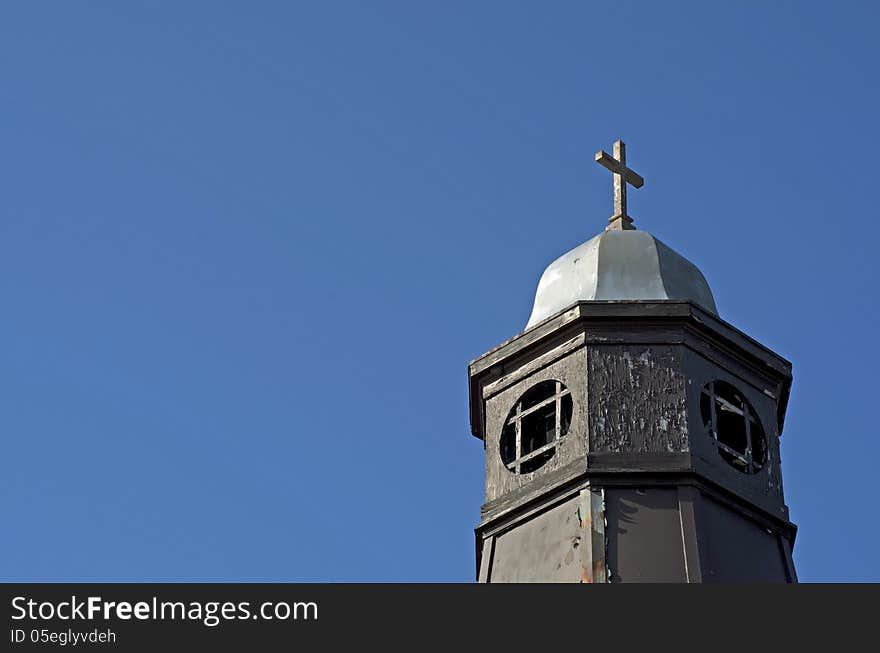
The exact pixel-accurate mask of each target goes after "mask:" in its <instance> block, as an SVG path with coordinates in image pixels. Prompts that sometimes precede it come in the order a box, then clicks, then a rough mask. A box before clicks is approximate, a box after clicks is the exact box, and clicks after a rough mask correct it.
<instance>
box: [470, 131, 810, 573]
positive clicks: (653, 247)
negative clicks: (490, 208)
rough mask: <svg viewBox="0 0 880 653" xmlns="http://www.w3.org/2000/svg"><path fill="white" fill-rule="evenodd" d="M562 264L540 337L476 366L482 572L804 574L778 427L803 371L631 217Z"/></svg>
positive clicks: (551, 284)
mask: <svg viewBox="0 0 880 653" xmlns="http://www.w3.org/2000/svg"><path fill="white" fill-rule="evenodd" d="M596 160H597V161H598V162H599V163H601V164H602V165H603V166H605V167H607V168H608V169H609V170H611V171H612V172H613V173H614V176H615V207H614V211H615V213H614V215H613V216H612V217H611V219H610V222H611V224H610V225H609V227H607V228H606V231H603V232H602V233H600V234H599V235H597V236H596V237H594V238H592V239H591V240H589V241H587V242H586V243H584V244H582V245H579V246H578V247H576V248H575V249H573V250H572V251H571V252H569V253H568V254H565V255H563V256H562V257H560V258H559V259H557V260H556V261H554V262H553V263H551V264H550V266H548V268H547V270H546V271H545V272H544V275H543V276H542V278H541V281H540V283H539V285H538V291H537V293H536V297H535V306H534V310H533V312H532V317H531V318H530V320H529V323H528V325H527V328H526V330H525V331H524V332H523V333H521V334H519V335H518V336H516V337H514V338H513V339H511V340H509V341H507V342H505V343H504V344H502V345H500V346H499V347H497V348H495V349H493V350H491V351H490V352H488V353H486V354H484V355H483V356H481V357H479V358H477V359H476V360H474V361H472V362H471V363H470V365H469V370H468V371H469V377H470V403H471V429H472V431H473V433H474V435H475V436H477V437H478V438H480V439H482V440H483V442H484V445H485V453H486V496H485V503H484V504H483V507H482V510H481V520H480V524H479V525H478V526H477V528H476V534H477V556H478V560H479V564H478V577H479V579H480V580H481V581H483V582H504V581H571V582H606V581H609V582H630V581H681V582H710V581H779V582H794V581H795V580H796V575H795V571H794V565H793V563H792V558H791V548H792V545H793V543H794V535H795V531H796V527H795V525H794V524H792V523H791V522H790V521H789V519H788V508H787V507H786V505H785V501H784V497H783V492H782V476H781V460H780V457H779V437H780V435H781V433H782V426H783V419H784V415H785V409H786V405H787V401H788V393H789V388H790V386H791V364H790V363H789V362H788V361H786V360H785V359H784V358H782V357H780V356H779V355H777V354H775V353H774V352H772V351H771V350H769V349H768V348H766V347H764V346H762V345H760V344H759V343H757V342H756V341H755V340H753V339H752V338H750V337H748V336H747V335H746V334H744V333H742V332H741V331H739V330H738V329H736V328H735V327H733V326H732V325H730V324H728V323H726V322H724V321H723V320H722V319H720V318H719V317H718V314H717V309H716V307H715V301H714V298H713V296H712V293H711V291H710V290H709V286H708V284H707V283H706V280H705V278H703V275H702V274H701V273H700V271H699V270H698V269H697V268H696V266H694V265H693V264H692V263H690V262H689V261H687V260H686V259H685V258H683V257H682V256H680V255H678V254H676V253H675V252H674V251H673V250H672V249H671V248H669V247H668V246H666V245H664V244H663V243H661V242H660V241H659V240H657V239H656V238H654V237H653V236H651V235H650V234H648V233H647V232H644V231H635V230H634V228H633V227H632V219H631V217H630V216H629V215H628V214H627V208H626V194H625V191H626V184H627V183H629V184H631V185H633V186H634V187H636V188H638V187H640V186H642V185H643V183H644V182H643V180H642V178H641V177H640V176H638V175H637V174H636V173H635V172H633V171H632V170H630V169H629V168H628V167H626V155H625V148H624V145H623V143H622V142H620V141H618V142H617V143H615V148H614V156H613V157H611V156H609V155H607V154H605V153H604V152H600V153H598V154H597V155H596Z"/></svg>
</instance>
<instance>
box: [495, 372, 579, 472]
mask: <svg viewBox="0 0 880 653" xmlns="http://www.w3.org/2000/svg"><path fill="white" fill-rule="evenodd" d="M573 415H574V399H573V397H572V393H571V390H569V389H568V388H567V387H566V386H565V384H564V383H562V382H561V381H557V380H554V379H550V380H546V381H540V382H538V383H536V384H535V385H533V386H531V387H530V388H529V389H528V390H526V391H525V392H524V393H523V394H522V395H520V397H519V398H518V399H517V400H516V402H515V403H514V404H513V407H512V408H511V409H510V411H509V412H508V414H507V417H506V418H505V420H504V425H503V426H502V428H501V435H500V437H499V446H498V453H499V457H500V458H501V463H502V464H503V465H504V467H505V469H507V470H508V471H509V472H511V473H512V474H530V473H532V472H535V471H537V470H538V469H540V468H541V467H543V466H544V465H546V464H547V463H548V462H549V461H550V459H551V458H553V456H555V455H556V450H557V448H558V446H559V443H560V441H561V440H562V439H563V438H564V437H565V436H566V435H567V434H568V432H569V431H570V430H571V421H572V418H573ZM551 425H552V437H551Z"/></svg>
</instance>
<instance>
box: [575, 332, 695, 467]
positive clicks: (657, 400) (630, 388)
mask: <svg viewBox="0 0 880 653" xmlns="http://www.w3.org/2000/svg"><path fill="white" fill-rule="evenodd" d="M587 365H588V370H589V371H588V374H587V378H588V384H589V390H588V401H589V433H590V451H591V452H605V451H610V452H617V453H621V452H644V453H647V452H664V451H665V452H675V451H688V423H687V405H686V398H685V378H684V372H683V370H682V363H681V353H680V348H678V347H674V346H665V345H653V346H622V345H603V346H592V347H590V348H589V350H588V354H587Z"/></svg>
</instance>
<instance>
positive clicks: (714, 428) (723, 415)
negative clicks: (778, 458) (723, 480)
mask: <svg viewBox="0 0 880 653" xmlns="http://www.w3.org/2000/svg"><path fill="white" fill-rule="evenodd" d="M700 417H701V418H702V420H703V427H704V428H705V429H706V431H707V432H708V434H709V436H710V437H711V438H712V443H713V444H714V445H715V450H716V451H717V452H718V455H719V456H720V457H721V459H722V460H724V462H726V463H727V464H728V465H729V466H730V467H732V468H733V469H735V470H736V471H738V472H739V473H741V474H746V475H750V476H751V475H755V474H759V473H760V472H761V471H762V470H763V469H764V467H765V466H766V465H767V463H768V461H769V447H768V444H767V432H766V431H765V430H764V425H763V424H762V423H761V418H760V416H759V415H758V412H757V411H756V410H755V408H754V406H752V404H751V402H750V401H749V400H748V398H747V397H746V394H745V393H744V392H743V391H742V390H740V389H739V388H737V387H736V386H735V385H733V384H732V383H729V382H727V381H723V380H721V379H715V380H712V381H709V382H708V383H706V384H705V385H704V386H703V388H702V390H701V391H700Z"/></svg>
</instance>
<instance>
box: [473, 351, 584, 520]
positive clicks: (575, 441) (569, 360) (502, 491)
mask: <svg viewBox="0 0 880 653" xmlns="http://www.w3.org/2000/svg"><path fill="white" fill-rule="evenodd" d="M585 351H586V350H585V348H584V347H581V348H579V349H575V350H573V351H568V352H567V353H566V354H565V355H564V356H563V357H562V358H559V359H558V360H555V361H554V362H553V363H551V364H549V365H546V366H545V367H541V368H540V369H537V370H536V371H535V372H534V373H532V374H530V375H528V376H526V377H524V378H522V379H520V380H519V381H517V382H516V383H513V384H512V385H510V386H509V387H507V388H505V389H504V390H501V391H500V392H498V393H497V394H495V395H493V396H491V397H490V398H489V399H487V400H486V503H489V502H491V501H494V500H495V499H498V498H499V497H502V496H504V495H506V494H508V493H510V492H514V491H517V490H520V489H521V488H524V487H526V486H528V485H530V484H532V483H533V482H536V483H540V481H541V479H543V478H546V477H549V476H552V475H553V474H554V473H555V472H557V471H559V470H561V469H562V468H564V467H565V466H566V465H568V464H570V463H573V462H574V461H578V460H581V461H582V460H584V459H585V457H586V419H587V416H586V412H587V406H586V403H587V402H586V390H587V389H586V384H585V383H584V377H585V376H586V354H585ZM550 380H553V381H560V382H561V383H562V384H563V385H564V386H565V387H566V388H568V390H570V391H571V398H572V418H571V424H570V425H569V428H568V433H567V434H566V435H565V436H564V437H563V438H562V439H561V440H559V444H558V446H557V447H556V450H555V453H554V455H553V457H552V458H551V459H550V460H549V461H548V462H547V463H546V464H545V465H543V466H542V467H541V468H539V469H537V470H536V471H534V472H530V473H522V474H517V473H514V472H512V471H510V470H509V469H507V468H506V467H505V466H504V463H503V462H502V460H501V454H500V451H499V442H500V439H501V432H502V430H503V428H504V424H505V422H506V421H507V418H508V416H509V415H510V411H511V408H512V407H513V406H514V405H515V404H516V402H517V400H519V398H520V397H522V396H523V394H525V393H526V392H527V391H528V390H529V389H530V388H532V387H534V386H535V385H537V384H538V383H541V382H542V381H550Z"/></svg>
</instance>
